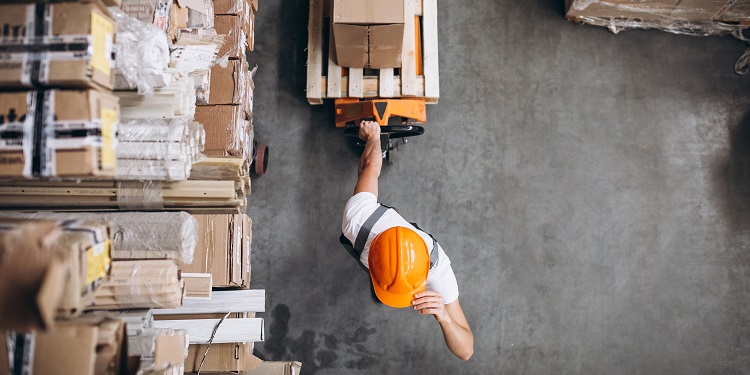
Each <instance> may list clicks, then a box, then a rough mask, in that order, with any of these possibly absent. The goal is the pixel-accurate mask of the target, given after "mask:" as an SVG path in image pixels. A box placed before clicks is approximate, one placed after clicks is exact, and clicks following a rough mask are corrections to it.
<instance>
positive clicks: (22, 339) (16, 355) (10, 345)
mask: <svg viewBox="0 0 750 375" xmlns="http://www.w3.org/2000/svg"><path fill="white" fill-rule="evenodd" d="M4 339H5V347H6V349H7V351H8V353H7V354H8V362H9V363H8V364H9V365H10V368H8V369H6V370H8V371H9V372H8V373H9V374H13V375H15V374H31V373H33V371H32V370H33V368H32V367H33V363H34V345H35V343H36V340H35V334H34V331H31V332H15V331H8V332H7V333H6V334H5V338H4Z"/></svg>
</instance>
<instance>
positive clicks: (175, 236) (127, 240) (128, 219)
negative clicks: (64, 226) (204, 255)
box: [0, 211, 198, 264]
mask: <svg viewBox="0 0 750 375" xmlns="http://www.w3.org/2000/svg"><path fill="white" fill-rule="evenodd" d="M0 218H11V219H34V220H54V221H59V222H65V221H71V220H85V221H87V222H99V223H101V224H104V225H107V226H109V227H110V229H111V232H112V233H113V235H112V259H114V260H136V259H141V260H142V259H172V260H174V261H175V262H176V263H177V264H190V263H192V261H193V252H194V250H195V244H196V242H197V232H196V231H197V230H198V222H197V221H196V220H195V218H193V216H192V215H190V214H188V213H186V212H76V213H63V212H35V213H22V212H15V211H6V212H0Z"/></svg>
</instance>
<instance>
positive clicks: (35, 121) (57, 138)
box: [0, 90, 114, 177]
mask: <svg viewBox="0 0 750 375" xmlns="http://www.w3.org/2000/svg"><path fill="white" fill-rule="evenodd" d="M55 93H56V91H54V90H47V91H44V90H40V91H31V92H28V93H27V94H26V108H25V110H26V111H27V112H26V114H21V115H20V116H19V114H18V112H16V111H15V110H14V109H11V110H10V112H11V113H9V114H6V115H5V118H2V117H1V116H0V150H4V151H22V152H23V157H24V161H23V162H24V166H23V176H25V177H54V176H56V175H57V170H56V165H57V162H56V158H55V155H56V151H57V150H61V149H75V148H80V147H85V146H94V147H99V148H105V146H106V147H112V146H111V144H112V141H113V140H114V139H112V138H113V137H112V135H111V133H112V132H114V129H113V128H112V126H113V124H107V126H105V124H104V121H103V120H100V119H98V120H94V121H83V120H70V121H56V120H55V114H54V113H55ZM5 120H8V122H7V123H3V122H4V121H5ZM105 138H106V139H105ZM105 141H106V142H105Z"/></svg>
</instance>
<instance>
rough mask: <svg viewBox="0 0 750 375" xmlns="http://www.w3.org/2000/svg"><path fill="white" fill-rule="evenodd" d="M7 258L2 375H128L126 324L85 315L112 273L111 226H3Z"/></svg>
mask: <svg viewBox="0 0 750 375" xmlns="http://www.w3.org/2000/svg"><path fill="white" fill-rule="evenodd" d="M0 257H2V259H3V262H0V332H2V333H3V339H2V340H0V373H3V374H4V373H8V372H9V373H12V374H16V373H18V374H22V373H23V374H34V373H36V374H43V373H69V374H91V375H94V374H115V375H116V374H122V373H124V372H122V371H121V369H124V368H125V365H124V361H125V355H124V354H123V353H124V351H125V350H126V346H125V342H124V340H125V334H124V324H123V322H122V321H121V320H119V319H115V318H112V317H109V316H91V315H81V314H82V312H83V310H84V309H85V308H86V307H87V306H88V305H89V304H90V302H91V301H92V300H93V298H94V295H95V293H96V292H97V291H98V290H99V288H100V285H101V283H102V282H104V281H105V280H106V279H107V278H108V275H109V272H110V264H111V261H110V260H111V235H110V231H109V228H108V227H107V226H106V225H104V224H101V223H97V222H79V221H72V220H69V221H65V222H55V221H44V220H39V221H17V220H9V219H3V220H0ZM72 343H75V345H71V344H72Z"/></svg>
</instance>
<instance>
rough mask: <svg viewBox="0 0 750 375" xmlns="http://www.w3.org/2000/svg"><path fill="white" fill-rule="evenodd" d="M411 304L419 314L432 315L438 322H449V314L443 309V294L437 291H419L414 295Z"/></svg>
mask: <svg viewBox="0 0 750 375" xmlns="http://www.w3.org/2000/svg"><path fill="white" fill-rule="evenodd" d="M411 304H412V306H414V309H415V310H417V311H418V312H419V313H420V314H431V315H433V316H434V317H435V319H437V321H438V323H449V322H450V321H451V316H450V314H448V311H447V310H446V309H445V303H443V296H441V295H440V293H438V292H433V291H431V290H425V291H424V292H419V293H417V294H415V295H414V300H413V301H411Z"/></svg>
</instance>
